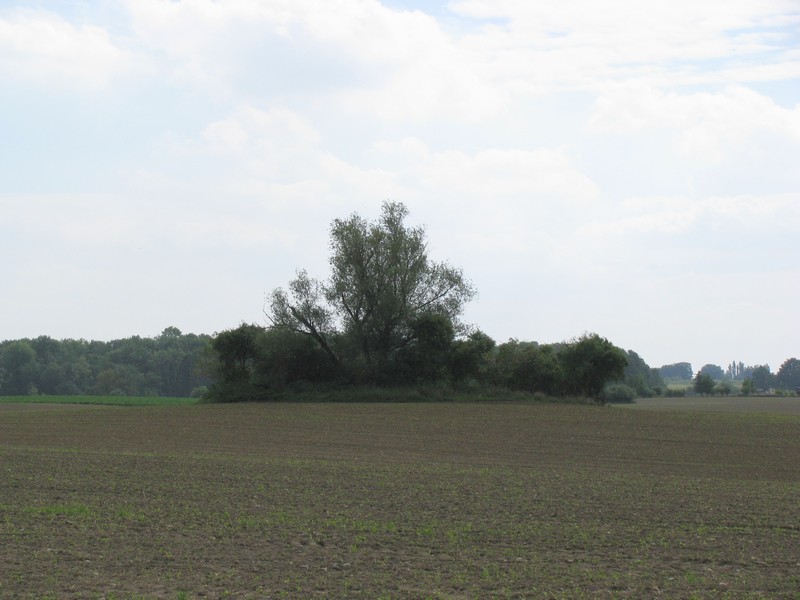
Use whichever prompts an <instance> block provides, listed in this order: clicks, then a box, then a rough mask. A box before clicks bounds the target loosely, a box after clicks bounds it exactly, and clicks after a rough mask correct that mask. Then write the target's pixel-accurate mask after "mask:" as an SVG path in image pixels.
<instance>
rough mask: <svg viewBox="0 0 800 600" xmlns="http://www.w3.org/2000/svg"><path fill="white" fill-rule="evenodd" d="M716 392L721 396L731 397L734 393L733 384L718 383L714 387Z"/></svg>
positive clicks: (724, 381) (726, 382) (725, 381)
mask: <svg viewBox="0 0 800 600" xmlns="http://www.w3.org/2000/svg"><path fill="white" fill-rule="evenodd" d="M714 391H715V392H716V393H717V394H719V395H720V396H729V395H730V393H731V392H732V391H733V384H732V383H731V382H730V381H727V380H722V381H718V382H717V384H716V385H715V386H714Z"/></svg>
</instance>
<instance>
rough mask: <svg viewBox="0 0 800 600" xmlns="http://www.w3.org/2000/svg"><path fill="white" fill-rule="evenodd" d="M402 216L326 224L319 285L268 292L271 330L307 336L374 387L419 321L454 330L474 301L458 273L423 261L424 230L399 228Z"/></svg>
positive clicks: (393, 213)
mask: <svg viewBox="0 0 800 600" xmlns="http://www.w3.org/2000/svg"><path fill="white" fill-rule="evenodd" d="M407 216H408V209H407V208H406V207H405V206H404V205H403V204H401V203H399V202H385V203H384V204H383V209H382V212H381V216H380V219H378V220H377V221H375V222H369V221H367V220H366V219H364V218H362V217H360V216H359V215H358V214H352V215H351V216H350V217H349V218H347V219H336V220H334V221H333V223H332V224H331V231H330V247H331V256H330V259H329V262H330V266H331V274H330V277H329V279H328V280H327V281H326V282H324V283H323V282H320V281H317V280H315V279H312V278H310V277H309V276H308V274H307V273H306V272H305V271H298V274H297V278H296V279H295V280H294V281H292V282H291V283H290V284H289V291H288V293H287V292H285V291H284V290H282V289H280V288H279V289H276V290H275V291H273V292H272V295H271V297H270V300H269V310H268V311H267V316H268V318H269V319H270V321H271V322H272V324H273V326H275V327H285V328H289V329H292V330H294V331H298V332H300V333H303V334H305V335H308V336H310V337H312V338H313V339H314V340H315V341H316V342H317V343H318V344H319V345H320V347H321V348H322V349H323V350H324V351H325V352H326V353H327V354H328V355H329V356H330V358H331V359H332V360H333V361H334V362H336V363H337V364H340V363H341V364H345V365H346V366H348V367H349V368H350V370H351V373H352V374H354V375H355V376H357V377H358V378H364V379H366V380H369V381H373V382H381V381H382V380H383V379H385V377H386V375H387V374H388V373H390V372H391V371H392V366H393V364H392V363H394V362H395V361H396V360H397V358H398V354H399V353H400V352H401V351H402V350H404V349H405V348H407V347H408V346H409V345H410V344H412V343H413V342H414V341H418V340H416V338H417V336H418V334H419V333H420V331H421V329H420V327H415V326H414V324H417V323H419V322H420V321H419V319H420V318H422V316H423V315H426V314H428V315H437V316H440V317H443V318H445V319H447V320H448V321H450V323H451V324H452V325H453V327H454V329H455V330H456V331H458V330H459V325H460V324H459V322H458V317H459V316H460V314H461V312H462V311H463V308H464V305H465V304H466V303H467V302H468V301H470V300H471V299H472V298H473V297H474V296H475V294H476V292H475V289H474V288H473V286H472V285H471V284H470V283H469V282H468V281H467V280H465V279H464V276H463V274H462V272H461V270H460V269H457V268H455V267H452V266H450V265H448V264H447V263H437V262H433V261H431V260H430V259H429V257H428V248H427V242H426V239H425V238H426V234H425V229H424V228H423V227H409V226H407V225H406V224H405V219H406V217H407Z"/></svg>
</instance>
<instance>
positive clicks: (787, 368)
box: [775, 358, 800, 390]
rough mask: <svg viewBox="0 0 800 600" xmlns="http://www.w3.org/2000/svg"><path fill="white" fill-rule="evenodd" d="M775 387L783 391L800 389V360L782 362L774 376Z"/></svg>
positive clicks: (791, 359) (790, 359)
mask: <svg viewBox="0 0 800 600" xmlns="http://www.w3.org/2000/svg"><path fill="white" fill-rule="evenodd" d="M775 378H776V381H777V385H778V387H780V388H781V389H784V390H798V389H800V360H798V359H796V358H789V359H787V360H785V361H784V362H783V364H782V365H781V366H780V369H778V372H777V374H776V376H775Z"/></svg>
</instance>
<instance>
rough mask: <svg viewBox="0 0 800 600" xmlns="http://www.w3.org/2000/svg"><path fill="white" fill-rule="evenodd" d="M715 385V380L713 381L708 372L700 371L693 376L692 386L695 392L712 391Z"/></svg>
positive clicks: (709, 392) (707, 392)
mask: <svg viewBox="0 0 800 600" xmlns="http://www.w3.org/2000/svg"><path fill="white" fill-rule="evenodd" d="M715 385H716V382H715V381H714V378H713V377H712V376H711V375H709V374H708V373H704V372H703V371H700V372H699V373H698V374H697V377H695V378H694V386H693V387H694V391H695V392H697V393H698V394H703V395H707V394H711V393H713V392H714V386H715Z"/></svg>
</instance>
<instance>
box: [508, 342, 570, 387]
mask: <svg viewBox="0 0 800 600" xmlns="http://www.w3.org/2000/svg"><path fill="white" fill-rule="evenodd" d="M561 358H562V357H561V356H560V354H559V353H558V351H557V348H556V346H553V345H539V344H537V343H536V342H518V341H517V340H513V339H512V340H509V341H508V342H506V343H505V344H501V345H500V346H499V347H498V348H497V353H496V356H495V359H494V365H493V370H492V371H493V377H492V378H493V380H494V383H495V385H498V386H501V387H507V388H510V389H512V390H523V391H527V392H540V393H543V394H547V395H550V396H560V395H563V394H564V393H565V391H566V389H567V385H566V381H565V380H566V378H567V377H569V376H570V375H571V374H568V373H565V371H564V365H563V363H562V360H561Z"/></svg>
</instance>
